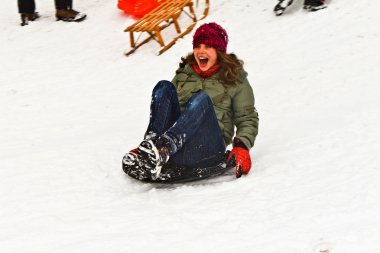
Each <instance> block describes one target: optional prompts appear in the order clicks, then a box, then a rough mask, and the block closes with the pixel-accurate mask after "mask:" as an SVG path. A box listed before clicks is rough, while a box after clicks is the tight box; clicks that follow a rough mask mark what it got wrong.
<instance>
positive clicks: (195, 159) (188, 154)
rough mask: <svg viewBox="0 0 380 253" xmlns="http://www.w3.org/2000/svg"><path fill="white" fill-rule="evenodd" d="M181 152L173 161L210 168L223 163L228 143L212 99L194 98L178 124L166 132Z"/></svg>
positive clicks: (202, 93) (182, 164) (201, 96)
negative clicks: (225, 140)
mask: <svg viewBox="0 0 380 253" xmlns="http://www.w3.org/2000/svg"><path fill="white" fill-rule="evenodd" d="M165 135H167V136H169V137H170V138H171V139H172V140H173V141H174V142H175V145H176V146H177V149H178V151H177V152H176V153H175V154H174V155H173V156H172V157H171V159H170V160H169V161H170V162H172V163H174V164H176V165H181V166H186V167H208V166H215V165H217V164H218V163H220V161H221V159H222V158H223V156H224V152H225V148H226V147H225V144H224V139H223V134H222V131H221V129H220V127H219V124H218V120H217V118H216V115H215V111H214V106H213V104H212V101H211V99H210V97H209V96H208V95H207V94H206V93H204V92H198V93H196V94H195V95H193V96H192V97H191V98H190V100H189V102H188V104H187V106H186V109H185V111H184V112H182V114H181V116H180V117H179V118H178V120H177V121H176V123H175V124H174V125H173V126H172V127H171V128H169V129H168V131H166V132H165Z"/></svg>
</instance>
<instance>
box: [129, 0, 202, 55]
mask: <svg viewBox="0 0 380 253" xmlns="http://www.w3.org/2000/svg"><path fill="white" fill-rule="evenodd" d="M193 5H194V0H166V1H165V2H164V3H162V4H160V5H159V6H158V7H157V8H155V9H154V10H152V11H151V12H149V13H147V14H145V15H144V16H143V17H142V18H141V19H139V20H137V21H136V22H135V23H134V24H133V25H131V26H129V27H127V28H126V29H125V30H124V32H129V38H130V44H131V50H130V51H128V52H126V53H125V55H126V56H129V55H131V54H132V53H134V52H135V51H136V50H137V49H138V48H139V47H141V46H142V45H144V44H146V43H148V42H149V41H151V40H152V39H153V40H155V41H157V42H158V43H159V44H160V46H161V49H160V51H159V53H158V55H160V54H162V53H164V52H165V51H166V50H168V49H169V48H170V47H172V46H173V45H174V44H175V43H176V41H177V40H178V39H180V38H182V37H184V36H185V35H186V34H188V33H190V32H191V30H193V28H194V27H195V25H196V23H197V21H198V19H197V17H196V15H195V12H194V8H193ZM197 5H198V0H197ZM205 6H206V7H205V10H204V12H203V16H202V18H200V19H199V20H202V19H204V18H205V17H206V16H207V15H208V10H209V0H205ZM185 8H186V9H187V11H186V10H185ZM182 13H185V14H186V15H188V16H189V17H190V19H191V20H192V23H191V24H190V25H189V26H188V27H187V29H186V30H185V31H183V32H182V31H181V27H180V24H179V17H180V16H181V14H182ZM171 25H174V27H175V30H176V31H177V33H178V35H177V36H176V37H175V38H174V39H173V40H171V41H170V42H169V43H167V44H165V42H164V40H163V37H162V35H161V32H162V31H163V30H164V29H166V28H167V27H169V26H171ZM136 33H147V34H148V37H147V38H146V39H144V40H143V41H141V42H139V41H138V38H139V37H140V36H139V37H138V38H137V39H135V34H136ZM140 35H141V34H140Z"/></svg>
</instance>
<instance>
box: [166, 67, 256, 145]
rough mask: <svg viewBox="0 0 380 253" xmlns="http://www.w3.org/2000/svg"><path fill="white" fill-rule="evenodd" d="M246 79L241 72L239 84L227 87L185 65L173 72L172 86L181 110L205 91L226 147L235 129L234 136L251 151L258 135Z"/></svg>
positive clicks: (252, 97) (252, 101) (214, 78)
mask: <svg viewBox="0 0 380 253" xmlns="http://www.w3.org/2000/svg"><path fill="white" fill-rule="evenodd" d="M247 75H248V74H247V72H245V71H242V75H241V80H240V82H239V83H238V84H237V85H236V86H227V85H224V84H223V83H222V82H221V81H220V80H218V79H217V75H216V74H215V75H212V76H211V77H209V78H207V79H203V78H202V77H201V76H200V75H198V74H197V73H196V72H195V71H194V70H193V68H192V67H191V66H189V65H186V66H185V67H184V68H179V69H178V70H177V71H176V75H175V76H174V78H173V80H172V83H173V84H174V86H175V87H176V89H177V93H178V100H179V103H180V105H181V109H182V110H184V109H185V107H186V103H187V101H188V100H189V99H190V97H191V96H192V95H193V94H195V93H196V92H198V91H204V92H205V93H206V94H207V95H208V96H209V97H210V98H211V100H212V102H213V104H214V109H215V113H216V117H217V118H218V122H219V126H220V128H221V130H222V132H223V137H224V142H225V144H226V146H227V145H229V144H230V143H231V142H232V138H233V137H234V126H236V135H235V136H236V137H238V138H239V139H240V140H242V141H243V143H244V144H245V145H246V146H247V147H248V148H249V149H250V148H252V147H253V145H254V142H255V139H256V135H257V133H258V126H259V117H258V114H257V111H256V109H255V98H254V95H253V91H252V87H251V85H250V84H249V82H248V80H247Z"/></svg>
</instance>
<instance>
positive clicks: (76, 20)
mask: <svg viewBox="0 0 380 253" xmlns="http://www.w3.org/2000/svg"><path fill="white" fill-rule="evenodd" d="M86 17H87V15H83V16H82V17H80V18H64V17H56V18H57V21H64V22H81V21H83V20H85V19H86Z"/></svg>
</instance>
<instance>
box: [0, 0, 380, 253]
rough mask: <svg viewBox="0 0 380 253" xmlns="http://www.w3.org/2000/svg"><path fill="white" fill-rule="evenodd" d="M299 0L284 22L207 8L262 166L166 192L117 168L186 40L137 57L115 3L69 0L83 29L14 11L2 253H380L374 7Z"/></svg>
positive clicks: (256, 163) (4, 112) (228, 6)
mask: <svg viewBox="0 0 380 253" xmlns="http://www.w3.org/2000/svg"><path fill="white" fill-rule="evenodd" d="M200 2H202V1H200ZM301 2H302V1H297V2H295V3H294V4H293V5H292V6H291V7H289V9H287V11H286V12H285V13H284V15H283V16H281V17H276V16H275V15H274V13H273V7H274V5H275V4H276V1H275V0H273V1H268V0H254V1H253V0H239V1H237V0H236V1H231V0H218V1H211V9H210V15H209V16H208V17H207V18H206V19H205V20H203V21H202V22H200V23H199V24H198V26H199V25H200V24H202V23H204V22H212V21H215V22H217V23H219V24H221V25H222V26H223V27H225V28H226V30H227V32H228V34H229V37H230V43H229V45H228V49H227V50H228V52H234V53H236V54H237V55H238V56H239V57H240V58H241V59H243V60H244V61H245V69H246V70H247V72H248V73H249V80H250V82H251V84H252V86H253V88H254V92H255V96H256V105H257V109H258V112H259V114H260V132H259V135H258V137H257V141H256V143H255V147H254V148H253V149H252V150H251V155H252V157H253V171H252V173H250V174H249V175H248V176H245V177H242V178H240V179H235V178H233V177H222V178H216V179H212V180H206V181H199V182H196V183H187V184H175V185H161V184H149V183H142V182H139V181H136V180H133V179H132V178H129V177H128V176H127V175H125V174H124V173H123V171H122V169H121V159H122V157H123V155H124V154H125V152H127V151H128V150H130V149H132V148H134V147H136V146H137V145H138V143H139V142H140V141H141V140H142V137H143V134H144V131H145V130H146V126H147V123H148V120H149V105H150V95H151V91H152V88H153V87H154V85H155V84H156V83H157V82H158V81H159V80H161V79H167V80H171V79H172V77H173V76H174V72H175V70H176V68H177V66H178V63H179V61H180V57H181V56H184V55H186V54H187V53H188V52H190V51H191V50H192V44H191V41H192V37H191V36H190V35H188V36H186V37H184V39H182V40H179V41H178V43H177V44H176V45H174V47H173V48H171V49H170V50H169V51H167V52H166V53H164V54H163V55H161V56H157V55H156V54H157V52H158V50H159V45H158V43H155V42H151V43H149V44H147V45H145V46H143V47H141V48H140V49H138V50H137V51H136V52H135V53H134V54H133V55H132V56H130V57H128V58H127V57H125V56H124V55H123V53H124V50H126V49H128V48H129V35H128V34H127V33H124V32H123V29H125V28H126V27H127V26H128V25H130V24H132V23H133V22H134V20H133V19H131V18H129V17H128V16H126V15H124V14H123V13H122V12H121V11H119V10H118V9H117V8H116V1H108V0H105V1H100V0H86V1H79V0H78V1H74V7H75V8H76V9H78V10H80V11H83V12H86V13H87V14H88V19H87V20H86V21H84V22H82V23H78V24H77V23H64V22H56V21H55V18H54V3H53V1H41V0H40V1H37V9H38V11H39V12H40V14H41V15H42V18H41V19H40V20H38V21H35V22H31V23H30V24H29V25H28V26H24V27H21V26H20V25H19V22H20V21H19V18H18V14H17V5H16V2H15V1H4V2H3V4H2V8H1V9H0V14H1V15H0V30H1V36H0V44H1V47H0V56H1V57H0V71H1V73H0V115H1V117H0V193H1V195H0V252H5V253H19V252H28V253H51V252H54V253H63V252H65V253H84V252H91V253H96V252H99V253H104V252H113V253H114V252H115V253H118V252H120V253H125V252H140V253H141V252H165V253H168V252H169V253H170V252H173V253H174V252H175V253H177V252H184V253H187V252H189V253H190V252H191V253H193V252H215V253H216V252H218V253H222V252H228V253H230V252H260V253H277V252H278V253H280V252H281V253H282V252H287V253H288V252H292V253H321V252H322V253H327V252H328V253H357V252H363V253H378V252H380V242H379V239H380V215H379V213H380V201H379V199H380V186H379V182H380V158H379V151H380V133H379V127H380V114H379V112H380V102H379V94H380V86H379V83H380V78H379V74H380V73H379V72H380V69H379V68H380V48H379V45H380V37H379V36H380V35H379V33H380V30H379V24H380V16H379V15H378V10H379V8H380V2H379V1H370V0H362V1H356V0H344V1H339V0H330V1H327V4H328V8H327V9H324V10H321V11H318V12H315V13H307V12H305V11H304V10H302V3H301ZM184 22H185V21H184ZM193 32H194V31H193ZM168 33H172V34H168V35H169V36H170V35H174V34H175V32H174V29H173V31H170V30H169V31H168Z"/></svg>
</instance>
